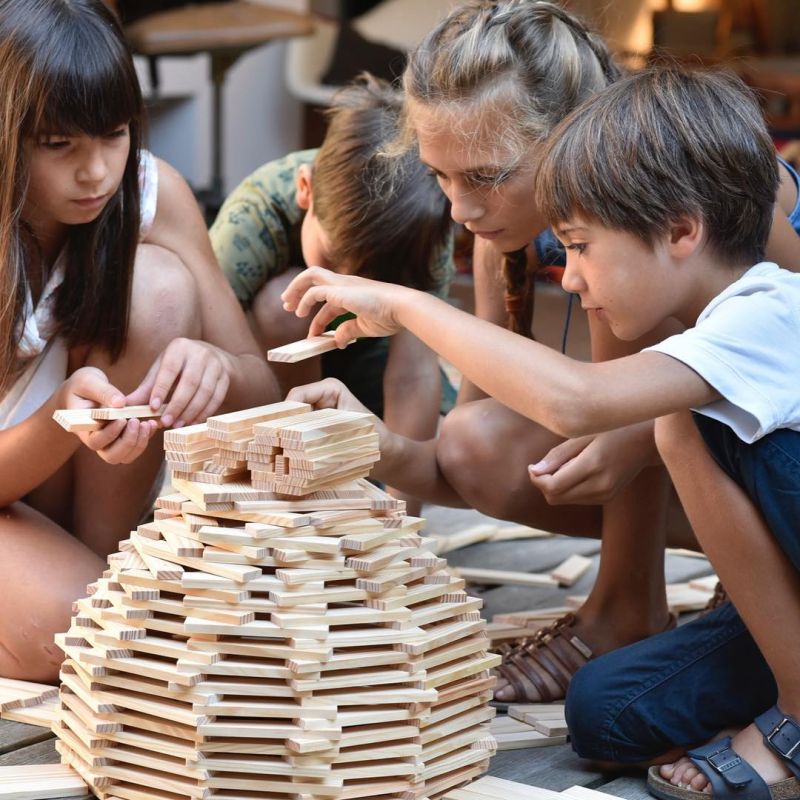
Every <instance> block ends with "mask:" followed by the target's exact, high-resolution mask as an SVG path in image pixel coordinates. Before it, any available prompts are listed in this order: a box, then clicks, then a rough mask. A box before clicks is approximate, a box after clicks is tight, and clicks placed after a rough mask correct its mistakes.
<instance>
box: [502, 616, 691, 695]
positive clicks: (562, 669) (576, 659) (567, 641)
mask: <svg viewBox="0 0 800 800" xmlns="http://www.w3.org/2000/svg"><path fill="white" fill-rule="evenodd" d="M576 621H577V617H576V616H575V614H565V615H564V616H563V617H561V618H560V619H557V620H556V621H555V622H554V623H553V624H552V625H548V626H547V627H546V628H540V629H539V630H538V631H536V633H534V634H533V636H530V637H527V638H525V639H522V640H520V641H518V642H516V643H511V642H509V643H508V644H505V645H504V646H503V651H502V652H501V655H502V656H503V663H502V664H500V665H499V666H497V667H495V673H496V674H497V676H498V677H500V678H504V679H505V680H506V681H507V682H508V684H509V685H510V686H511V687H512V688H513V689H514V699H513V700H493V701H492V705H493V706H494V707H495V708H497V709H498V710H500V711H503V710H506V709H507V708H508V706H510V705H515V704H518V703H534V702H535V703H553V702H556V701H560V700H563V699H564V697H565V696H566V694H567V687H568V686H569V682H570V680H571V679H572V676H573V675H574V674H575V673H576V672H577V671H578V670H579V669H580V668H581V667H582V666H583V665H584V664H585V663H586V662H587V661H589V659H590V658H592V656H593V653H592V649H591V648H590V647H589V646H588V645H587V644H586V642H584V641H583V640H582V639H580V638H579V637H578V636H576V635H575V634H574V633H572V631H571V630H570V629H571V628H572V627H574V625H575V623H576ZM676 624H677V617H676V616H675V615H674V614H671V615H670V619H669V622H668V623H667V625H666V627H665V628H664V630H665V631H667V630H671V629H672V628H674V627H675V625H676ZM514 645H516V646H514ZM520 675H522V676H524V677H525V678H527V679H528V681H529V682H530V684H531V686H533V688H534V689H535V690H536V692H538V697H536V698H534V699H532V698H529V697H528V690H527V689H526V687H525V684H524V683H523V682H522V680H520ZM547 677H549V678H551V679H552V681H553V683H554V684H555V685H556V686H557V687H558V690H557V691H554V690H553V689H552V687H551V686H550V684H549V683H548V682H547V680H546V678H547Z"/></svg>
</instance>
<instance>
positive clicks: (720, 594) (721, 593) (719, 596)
mask: <svg viewBox="0 0 800 800" xmlns="http://www.w3.org/2000/svg"><path fill="white" fill-rule="evenodd" d="M729 601H730V597H728V593H727V592H726V591H725V587H724V586H723V585H722V582H721V581H717V585H716V586H715V587H714V594H712V595H711V599H710V600H709V601H708V602H707V603H706V605H705V608H703V610H702V611H701V612H700V616H701V617H702V616H703V615H704V614H708V612H709V611H714V610H715V609H717V608H719V607H720V606H724V605H725V603H727V602H729Z"/></svg>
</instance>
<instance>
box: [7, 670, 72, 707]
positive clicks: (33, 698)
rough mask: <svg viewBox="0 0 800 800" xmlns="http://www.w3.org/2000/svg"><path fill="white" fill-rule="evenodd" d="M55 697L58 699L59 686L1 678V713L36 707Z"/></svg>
mask: <svg viewBox="0 0 800 800" xmlns="http://www.w3.org/2000/svg"><path fill="white" fill-rule="evenodd" d="M55 697H58V686H51V685H49V684H46V683H33V682H31V681H19V680H13V679H11V678H0V712H2V711H7V710H8V709H10V708H23V707H25V706H36V705H39V703H42V702H44V701H45V700H50V699H53V698H55Z"/></svg>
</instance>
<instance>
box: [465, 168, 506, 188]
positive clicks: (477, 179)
mask: <svg viewBox="0 0 800 800" xmlns="http://www.w3.org/2000/svg"><path fill="white" fill-rule="evenodd" d="M512 173H513V170H510V169H504V170H500V171H499V172H491V173H489V172H473V173H472V174H471V175H470V176H469V179H470V181H471V182H472V183H474V184H475V185H476V186H499V185H500V184H501V183H505V181H507V180H508V179H509V178H510V177H511V174H512Z"/></svg>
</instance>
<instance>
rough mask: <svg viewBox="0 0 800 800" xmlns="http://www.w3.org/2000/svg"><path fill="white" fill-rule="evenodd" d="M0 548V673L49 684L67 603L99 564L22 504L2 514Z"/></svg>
mask: <svg viewBox="0 0 800 800" xmlns="http://www.w3.org/2000/svg"><path fill="white" fill-rule="evenodd" d="M0 547H2V549H3V553H4V558H3V562H2V565H1V568H0V581H1V582H2V585H3V588H4V590H5V591H4V592H3V597H2V601H1V602H0V610H1V611H2V613H0V675H2V676H3V677H6V678H15V679H21V680H29V681H39V682H50V681H54V680H56V679H57V678H58V669H59V666H60V664H61V661H62V660H63V657H64V654H63V653H62V651H61V650H60V648H58V647H57V646H56V644H55V641H54V637H55V635H56V634H57V633H61V632H64V631H66V630H68V629H69V625H70V617H71V614H72V603H73V602H74V601H75V600H77V599H79V598H81V597H85V596H86V586H87V584H88V583H90V582H91V581H94V580H96V579H97V578H98V577H99V576H100V574H101V573H102V570H103V566H104V564H103V561H102V560H101V559H100V558H98V557H97V556H96V555H95V554H94V553H92V552H91V551H89V550H88V549H87V548H86V547H84V546H83V545H82V544H80V542H78V541H77V540H76V539H74V538H73V537H71V536H70V535H69V534H67V533H66V531H64V530H62V529H61V528H59V527H58V526H56V525H55V524H54V523H52V522H50V520H48V519H47V518H46V517H44V516H43V515H41V514H39V513H38V512H36V511H34V510H33V509H31V508H30V507H28V506H26V505H25V504H22V503H15V504H13V505H12V506H10V507H8V508H5V509H3V510H2V515H1V516H0Z"/></svg>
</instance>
